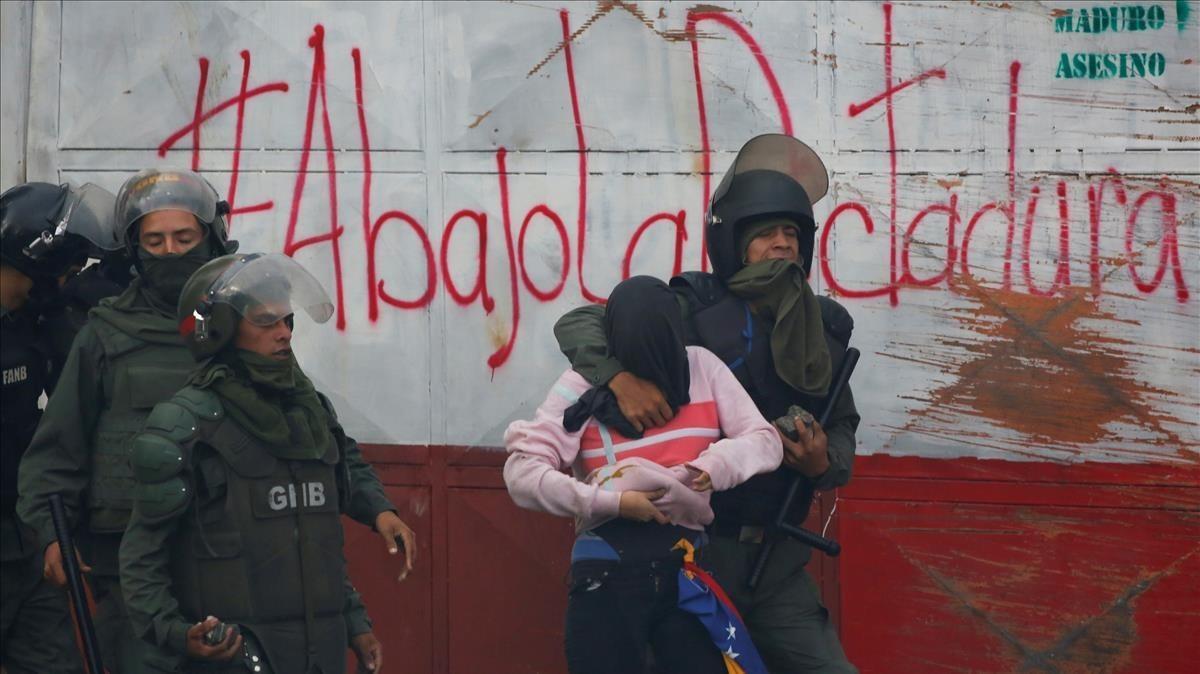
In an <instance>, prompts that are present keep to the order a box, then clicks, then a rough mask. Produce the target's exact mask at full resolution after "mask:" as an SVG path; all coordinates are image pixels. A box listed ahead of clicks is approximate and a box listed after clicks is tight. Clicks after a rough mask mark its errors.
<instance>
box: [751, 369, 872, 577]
mask: <svg viewBox="0 0 1200 674" xmlns="http://www.w3.org/2000/svg"><path fill="white" fill-rule="evenodd" d="M860 355H861V354H860V353H859V351H858V349H856V348H854V347H850V348H849V349H846V357H845V358H843V359H842V364H841V366H840V367H838V371H837V372H835V373H834V375H833V383H832V384H831V385H830V387H829V395H828V396H826V398H825V409H824V410H821V417H820V418H819V419H818V420H817V421H819V422H820V424H821V426H822V427H824V426H825V425H826V424H828V423H829V417H830V415H832V414H833V408H834V407H835V406H836V405H837V403H838V399H839V398H841V397H842V391H843V390H845V388H846V383H847V382H848V381H850V375H852V374H854V366H855V365H858V357H859V356H860ZM804 480H805V477H804V476H803V475H800V474H799V473H797V474H796V476H795V477H793V478H792V483H791V484H790V485H788V490H787V496H786V497H784V499H783V505H782V506H781V507H780V508H779V514H777V515H776V516H775V521H774V522H773V523H772V524H771V526H770V528H768V530H767V535H766V536H764V537H763V543H762V548H761V549H759V551H758V558H757V559H755V560H754V571H753V572H751V574H750V578H749V579H747V580H746V587H748V588H750V589H751V590H753V589H754V588H755V587H757V586H758V580H759V578H761V577H762V574H763V570H764V569H766V568H767V559H769V558H770V557H771V551H772V550H774V549H775V542H776V541H777V540H778V538H779V534H781V533H783V534H787V535H789V536H791V537H792V538H794V539H796V540H798V541H800V542H801V543H804V544H805V545H808V546H810V547H813V548H816V549H817V550H820V551H821V552H824V553H825V554H827V555H829V556H830V557H837V556H838V555H839V554H841V552H842V546H840V545H838V542H837V541H831V540H829V539H828V538H825V537H824V536H820V535H818V534H814V533H813V532H811V531H809V530H807V529H802V528H801V527H799V526H797V525H795V524H791V523H790V522H785V521H784V520H785V519H787V515H788V512H789V511H790V510H791V509H792V503H793V502H794V501H795V500H796V495H797V494H798V493H800V486H801V484H803V482H804Z"/></svg>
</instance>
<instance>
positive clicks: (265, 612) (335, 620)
mask: <svg viewBox="0 0 1200 674" xmlns="http://www.w3.org/2000/svg"><path fill="white" fill-rule="evenodd" d="M300 310H303V311H304V312H305V313H307V314H308V315H309V316H310V317H311V318H312V319H313V320H315V321H317V322H321V323H323V322H325V321H326V320H328V319H329V317H330V315H331V314H332V313H333V304H332V303H331V302H330V301H329V297H328V296H327V295H326V294H325V291H324V290H323V289H322V288H321V286H320V284H319V283H318V282H317V281H316V279H314V278H313V277H312V276H311V275H310V274H309V273H308V272H307V271H305V270H304V269H303V268H302V267H301V266H300V265H299V264H297V263H296V262H295V261H293V260H292V259H291V258H289V257H286V256H284V255H280V254H270V255H263V254H252V255H228V256H224V257H221V258H218V259H216V260H213V261H212V262H209V263H208V264H206V265H204V266H203V267H202V268H201V269H200V270H199V271H198V272H197V273H196V274H195V275H194V276H193V277H192V278H191V280H189V281H188V283H187V285H186V286H185V287H184V289H183V293H182V296H181V297H180V302H179V312H178V316H179V332H180V334H182V335H183V336H184V339H185V341H186V342H187V345H188V348H189V349H190V350H191V353H192V355H193V356H194V357H195V359H196V360H197V361H199V363H200V367H199V368H198V369H197V370H196V371H195V372H194V373H193V374H192V376H191V377H190V378H189V379H188V383H187V386H186V387H184V388H183V389H181V390H180V391H179V392H178V393H176V394H175V395H174V396H173V397H171V398H170V399H169V400H168V401H166V402H163V403H160V404H159V405H157V406H156V407H155V408H154V411H153V412H151V414H150V416H149V418H148V419H147V421H146V426H145V430H144V431H143V432H142V433H141V434H140V435H138V436H137V437H136V438H135V439H134V441H133V453H132V456H131V463H132V466H133V470H134V475H135V476H136V478H137V486H136V489H135V494H136V499H135V505H134V512H133V517H132V518H131V520H130V523H129V528H128V529H127V530H126V532H125V537H124V540H123V541H122V544H121V584H122V587H123V589H124V591H125V597H126V601H127V602H128V606H129V613H130V618H131V620H132V621H133V624H134V626H135V628H136V629H137V631H138V632H139V634H142V635H143V636H144V637H145V638H147V639H149V640H150V641H152V642H154V643H155V644H156V645H157V646H158V647H159V648H160V649H162V650H163V651H166V652H170V653H173V654H175V655H177V656H180V657H182V658H183V663H182V671H184V672H192V671H197V672H199V671H203V672H212V671H222V672H224V671H230V672H234V671H236V672H243V671H247V670H246V669H245V664H244V663H247V662H249V663H250V664H251V665H255V664H257V665H258V666H260V667H263V669H262V671H269V672H276V673H277V674H284V673H287V674H310V673H317V672H320V673H321V674H335V673H337V672H343V671H345V670H344V667H345V660H346V648H347V646H348V645H349V646H351V647H353V648H354V650H355V652H356V654H357V655H358V658H359V662H360V663H361V664H363V665H365V666H366V667H364V669H368V668H369V669H370V670H371V671H375V672H378V671H379V669H380V668H381V667H382V647H381V646H380V644H379V642H378V640H377V639H376V638H375V636H374V634H373V633H372V632H371V626H370V622H369V621H368V620H367V619H366V613H365V608H364V607H363V605H362V602H361V600H360V599H359V597H358V594H357V593H356V592H355V591H354V588H353V586H351V585H350V583H349V581H348V580H347V575H346V563H345V559H344V557H343V555H342V525H341V521H340V513H341V512H343V511H344V510H345V508H346V507H347V504H348V500H349V496H350V494H349V491H348V490H349V481H350V479H351V478H350V475H349V472H348V470H347V467H346V456H345V451H344V449H345V445H344V442H343V438H344V436H343V434H341V432H340V429H338V427H337V421H336V417H335V415H334V411H333V408H332V406H331V405H330V403H329V400H328V399H327V398H325V396H324V395H322V394H321V393H319V392H318V391H317V390H316V389H315V388H314V387H313V384H312V382H311V381H310V380H309V379H308V377H307V376H305V374H304V371H303V370H302V369H301V368H300V365H299V364H298V363H297V362H296V359H295V356H294V355H293V353H292V350H291V338H292V327H293V319H294V314H295V313H298V312H299V311H300ZM232 625H236V628H233V627H230V626H232ZM210 633H211V634H212V638H211V639H209V640H207V641H206V640H205V635H206V634H210ZM256 656H257V657H258V660H256V661H255V660H253V658H254V657H256ZM213 663H227V664H226V665H224V666H222V665H219V664H213ZM251 671H258V670H254V669H253V666H251Z"/></svg>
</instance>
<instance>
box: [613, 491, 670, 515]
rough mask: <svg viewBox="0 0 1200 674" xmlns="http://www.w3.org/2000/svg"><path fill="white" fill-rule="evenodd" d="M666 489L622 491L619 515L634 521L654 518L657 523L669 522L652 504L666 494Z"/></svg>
mask: <svg viewBox="0 0 1200 674" xmlns="http://www.w3.org/2000/svg"><path fill="white" fill-rule="evenodd" d="M666 494H667V490H666V489H655V490H654V491H633V490H628V491H623V492H621V503H620V511H619V513H620V516H621V517H623V518H625V519H627V520H633V521H635V522H649V521H651V520H654V521H655V522H658V523H659V524H670V523H671V520H670V519H669V518H668V517H667V516H666V515H664V514H663V513H662V511H661V510H659V509H658V508H656V507H655V506H654V501H657V500H658V499H660V498H662V497H663V496H666Z"/></svg>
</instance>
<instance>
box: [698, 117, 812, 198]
mask: <svg viewBox="0 0 1200 674" xmlns="http://www.w3.org/2000/svg"><path fill="white" fill-rule="evenodd" d="M758 170H765V171H775V172H777V173H782V174H784V175H786V176H788V177H790V178H791V179H792V180H795V181H796V182H797V183H800V186H801V187H803V188H804V192H805V194H807V195H808V200H809V203H813V204H815V203H817V201H819V200H820V199H821V197H824V196H825V194H826V193H827V192H829V171H828V170H827V169H826V168H825V163H824V162H822V161H821V158H820V157H818V156H817V153H816V152H815V151H814V150H813V149H812V148H811V147H809V146H807V145H805V144H804V143H802V142H801V141H799V140H797V139H795V138H793V137H791V136H787V135H784V134H781V133H768V134H763V135H761V136H755V137H754V138H751V139H750V140H749V141H747V142H746V144H745V145H743V146H742V149H741V150H740V151H738V155H737V157H736V158H734V160H733V165H732V166H730V167H729V172H728V173H726V174H725V177H724V178H723V179H722V180H721V184H720V185H718V186H717V190H716V192H714V193H713V197H712V199H713V202H714V203H716V202H717V201H719V200H720V199H721V198H722V197H724V196H725V193H726V192H728V191H729V188H730V185H731V184H732V183H733V177H734V176H736V175H739V174H741V173H746V172H747V171H758Z"/></svg>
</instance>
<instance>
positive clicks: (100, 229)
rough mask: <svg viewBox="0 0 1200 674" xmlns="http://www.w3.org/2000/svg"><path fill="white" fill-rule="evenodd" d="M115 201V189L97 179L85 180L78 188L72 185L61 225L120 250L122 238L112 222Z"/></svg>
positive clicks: (97, 243)
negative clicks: (90, 181) (110, 189)
mask: <svg viewBox="0 0 1200 674" xmlns="http://www.w3.org/2000/svg"><path fill="white" fill-rule="evenodd" d="M116 202H117V198H116V197H115V196H113V193H112V192H109V191H108V190H106V189H104V188H103V187H100V186H99V185H96V184H95V183H85V184H84V185H83V187H80V188H78V189H76V188H74V187H72V188H71V196H70V197H69V199H68V200H67V209H66V211H65V212H64V213H63V217H62V220H60V221H59V225H58V229H59V230H65V232H66V233H67V234H78V235H79V236H82V237H83V238H85V239H87V240H88V241H91V242H92V243H93V244H95V246H96V247H97V248H99V249H100V250H103V251H109V250H117V249H118V248H120V247H121V238H120V237H119V236H118V235H117V228H116V227H115V226H113V207H114V204H116Z"/></svg>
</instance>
